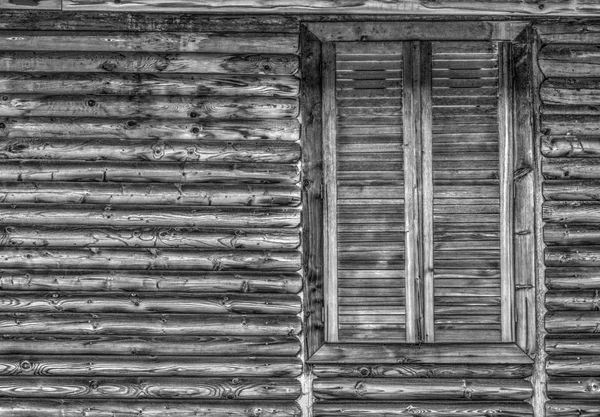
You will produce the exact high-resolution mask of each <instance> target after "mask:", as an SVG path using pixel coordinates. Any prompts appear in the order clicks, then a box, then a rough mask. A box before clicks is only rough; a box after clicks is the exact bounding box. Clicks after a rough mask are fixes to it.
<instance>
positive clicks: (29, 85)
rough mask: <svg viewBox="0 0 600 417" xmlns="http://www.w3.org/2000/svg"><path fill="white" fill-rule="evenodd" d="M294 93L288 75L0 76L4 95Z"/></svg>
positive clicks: (293, 82)
mask: <svg viewBox="0 0 600 417" xmlns="http://www.w3.org/2000/svg"><path fill="white" fill-rule="evenodd" d="M298 89H299V79H298V78H296V77H294V76H291V75H269V76H262V75H243V74H240V75H218V74H139V73H136V74H126V73H121V74H115V73H113V74H110V73H109V74H106V73H98V72H94V73H72V72H70V73H43V72H42V73H40V72H12V73H11V72H2V73H0V91H2V93H4V94H22V93H32V94H44V95H50V94H51V95H62V94H64V93H65V91H69V93H70V94H74V95H83V94H93V95H107V94H115V95H129V96H144V95H152V96H162V95H185V96H188V95H191V96H194V95H203V96H205V95H221V96H236V95H241V96H266V97H296V96H297V95H298Z"/></svg>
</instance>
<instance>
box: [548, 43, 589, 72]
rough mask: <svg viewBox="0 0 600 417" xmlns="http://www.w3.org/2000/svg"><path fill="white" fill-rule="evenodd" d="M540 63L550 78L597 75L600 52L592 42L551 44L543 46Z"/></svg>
mask: <svg viewBox="0 0 600 417" xmlns="http://www.w3.org/2000/svg"><path fill="white" fill-rule="evenodd" d="M539 65H540V68H541V70H542V72H543V73H544V75H545V76H546V77H548V78H553V77H557V78H558V77H563V78H568V77H590V78H593V77H597V75H598V65H600V53H599V52H598V51H597V49H596V47H595V45H590V44H566V43H565V44H550V45H547V46H545V47H544V48H542V50H541V51H540V54H539Z"/></svg>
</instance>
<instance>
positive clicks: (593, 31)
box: [535, 21, 600, 44]
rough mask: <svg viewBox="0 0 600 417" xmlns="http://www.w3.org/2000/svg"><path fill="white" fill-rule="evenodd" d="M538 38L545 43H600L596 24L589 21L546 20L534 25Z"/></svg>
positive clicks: (599, 34)
mask: <svg viewBox="0 0 600 417" xmlns="http://www.w3.org/2000/svg"><path fill="white" fill-rule="evenodd" d="M535 29H536V31H537V33H538V34H539V36H540V40H541V41H542V42H543V43H544V44H546V43H575V44H578V43H579V44H585V43H600V33H599V31H598V26H596V25H594V24H592V23H591V22H585V21H583V22H577V23H574V22H547V23H542V24H537V25H536V26H535Z"/></svg>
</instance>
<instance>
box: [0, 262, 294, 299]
mask: <svg viewBox="0 0 600 417" xmlns="http://www.w3.org/2000/svg"><path fill="white" fill-rule="evenodd" d="M0 288H1V289H2V290H5V291H98V292H101V293H102V292H105V291H106V292H110V291H115V292H119V291H121V292H123V291H133V292H136V291H140V292H144V293H147V292H149V293H162V292H177V291H179V292H186V293H187V294H192V293H209V294H211V293H219V292H230V293H231V292H233V293H284V294H286V293H289V294H296V293H298V292H299V291H300V290H301V289H302V279H301V275H300V274H294V273H292V274H290V273H277V272H254V273H253V272H247V271H244V272H222V271H214V272H198V271H182V270H170V271H95V270H81V269H71V270H58V271H52V270H50V271H48V270H39V269H22V268H20V269H2V270H0Z"/></svg>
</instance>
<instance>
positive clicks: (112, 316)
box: [0, 313, 301, 336]
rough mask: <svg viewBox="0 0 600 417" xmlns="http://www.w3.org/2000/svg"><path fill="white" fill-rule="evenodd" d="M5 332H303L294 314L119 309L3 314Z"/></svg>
mask: <svg viewBox="0 0 600 417" xmlns="http://www.w3.org/2000/svg"><path fill="white" fill-rule="evenodd" d="M0 329H1V330H2V334H4V335H19V336H27V335H31V334H45V335H54V334H60V333H62V334H71V335H79V336H84V335H140V336H141V335H155V336H160V335H169V336H189V335H192V336H228V335H230V336H260V335H265V334H268V335H278V336H285V335H293V334H300V330H301V329H300V319H299V318H298V317H295V316H285V315H284V316H272V315H270V316H266V317H265V316H261V315H241V314H231V315H224V314H215V315H194V314H191V315H190V314H145V315H143V316H133V315H123V314H120V313H102V314H76V313H31V314H1V315H0Z"/></svg>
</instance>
